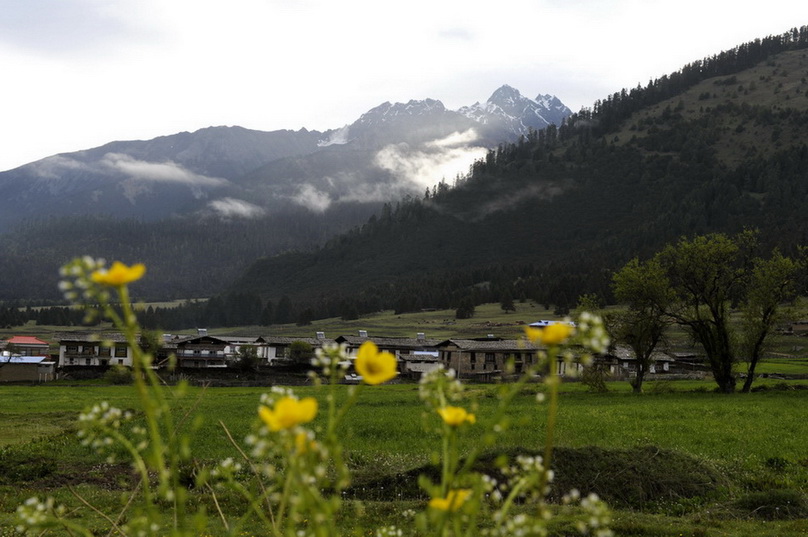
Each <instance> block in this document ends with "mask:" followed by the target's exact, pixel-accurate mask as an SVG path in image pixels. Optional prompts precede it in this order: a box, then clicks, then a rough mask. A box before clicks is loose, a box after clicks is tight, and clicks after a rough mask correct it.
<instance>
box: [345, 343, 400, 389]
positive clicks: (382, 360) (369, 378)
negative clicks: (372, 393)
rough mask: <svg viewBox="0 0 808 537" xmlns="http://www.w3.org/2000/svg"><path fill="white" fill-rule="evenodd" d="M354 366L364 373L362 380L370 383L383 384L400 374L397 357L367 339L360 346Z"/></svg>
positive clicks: (360, 372)
mask: <svg viewBox="0 0 808 537" xmlns="http://www.w3.org/2000/svg"><path fill="white" fill-rule="evenodd" d="M354 367H355V368H356V372H357V373H359V374H360V375H362V382H364V383H365V384H370V385H376V384H382V383H384V382H387V381H388V380H391V379H393V378H395V376H396V375H397V374H398V371H397V369H396V357H395V356H393V355H392V354H390V353H389V352H387V351H382V352H379V348H378V347H377V346H376V344H375V343H373V342H372V341H365V342H364V343H362V345H360V346H359V350H358V351H357V353H356V361H355V362H354Z"/></svg>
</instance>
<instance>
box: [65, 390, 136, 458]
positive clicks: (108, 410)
mask: <svg viewBox="0 0 808 537" xmlns="http://www.w3.org/2000/svg"><path fill="white" fill-rule="evenodd" d="M133 417H134V415H133V414H132V412H130V411H128V410H127V411H123V410H121V409H119V408H116V407H113V406H110V404H109V403H108V402H106V401H103V402H101V403H98V404H95V405H93V406H92V407H91V408H90V409H88V410H86V411H85V412H82V413H81V414H79V432H78V437H79V438H81V444H82V445H84V446H90V447H92V448H93V449H95V450H96V452H98V453H103V452H105V451H106V450H108V448H109V447H110V446H111V445H112V444H113V443H114V442H115V439H116V438H117V437H119V434H118V431H119V430H120V428H121V425H122V424H123V423H124V422H128V421H131V420H132V418H133ZM109 462H112V461H111V459H110V460H109Z"/></svg>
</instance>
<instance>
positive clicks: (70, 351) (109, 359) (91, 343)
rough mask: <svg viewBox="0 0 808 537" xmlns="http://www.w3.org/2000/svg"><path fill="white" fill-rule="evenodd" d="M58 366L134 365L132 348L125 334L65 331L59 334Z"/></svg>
mask: <svg viewBox="0 0 808 537" xmlns="http://www.w3.org/2000/svg"><path fill="white" fill-rule="evenodd" d="M58 339H59V362H58V367H60V368H63V367H71V366H82V367H88V366H89V367H93V366H101V367H106V366H111V365H122V366H125V367H132V350H131V349H130V348H129V345H127V343H126V338H125V337H124V335H123V334H119V333H110V334H95V333H90V332H65V333H62V334H59V335H58Z"/></svg>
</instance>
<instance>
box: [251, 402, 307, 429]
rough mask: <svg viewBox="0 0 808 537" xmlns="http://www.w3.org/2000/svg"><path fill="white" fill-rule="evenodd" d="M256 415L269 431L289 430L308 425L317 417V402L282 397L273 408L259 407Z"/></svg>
mask: <svg viewBox="0 0 808 537" xmlns="http://www.w3.org/2000/svg"><path fill="white" fill-rule="evenodd" d="M258 415H259V416H260V417H261V419H262V420H263V421H264V423H266V424H267V427H269V430H270V431H280V430H281V429H291V428H292V427H294V426H295V425H300V424H301V423H308V422H310V421H311V420H313V419H314V416H316V415H317V400H316V399H315V398H314V397H306V398H305V399H300V400H298V399H295V398H294V397H288V396H287V397H283V398H281V399H280V400H278V402H276V403H275V408H269V407H265V406H262V407H259V408H258Z"/></svg>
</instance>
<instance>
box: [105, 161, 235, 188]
mask: <svg viewBox="0 0 808 537" xmlns="http://www.w3.org/2000/svg"><path fill="white" fill-rule="evenodd" d="M100 164H101V165H102V166H106V167H108V168H112V169H113V170H115V171H118V172H121V173H123V174H126V175H128V176H129V178H131V179H135V180H140V181H152V182H156V183H180V184H186V185H191V186H196V187H217V186H224V185H225V184H227V180H226V179H221V178H219V177H209V176H207V175H201V174H198V173H194V172H192V171H190V170H188V169H186V168H184V167H183V166H181V165H180V164H177V163H176V162H170V161H168V162H146V161H143V160H137V159H135V158H132V157H130V156H129V155H124V154H121V153H107V154H106V155H104V158H102V159H101V161H100Z"/></svg>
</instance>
